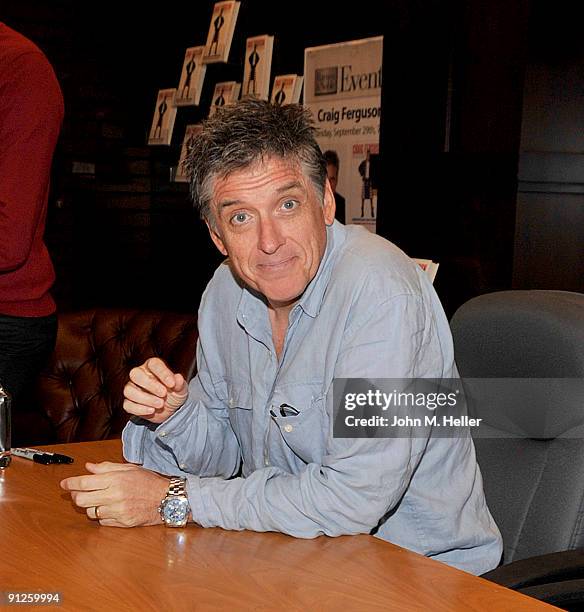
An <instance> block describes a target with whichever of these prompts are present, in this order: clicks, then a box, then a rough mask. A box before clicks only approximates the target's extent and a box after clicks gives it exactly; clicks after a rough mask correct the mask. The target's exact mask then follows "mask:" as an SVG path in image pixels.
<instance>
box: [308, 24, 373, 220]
mask: <svg viewBox="0 0 584 612" xmlns="http://www.w3.org/2000/svg"><path fill="white" fill-rule="evenodd" d="M382 56H383V37H382V36H376V37H374V38H366V39H363V40H353V41H349V42H345V43H338V44H334V45H325V46H322V47H311V48H308V49H305V52H304V104H305V105H306V106H308V107H309V108H310V109H311V110H312V112H313V115H314V120H315V125H316V128H317V140H318V143H319V145H320V147H321V149H322V150H323V151H327V150H332V151H335V152H336V153H337V155H338V157H339V161H340V164H339V171H338V183H337V193H339V194H340V195H341V196H343V197H344V198H345V201H346V208H345V223H347V224H348V223H355V224H359V225H363V226H364V227H366V228H367V229H369V230H370V231H372V232H375V230H376V218H377V189H378V180H379V163H378V160H379V125H380V116H381V62H382Z"/></svg>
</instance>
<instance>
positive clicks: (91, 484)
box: [59, 474, 108, 491]
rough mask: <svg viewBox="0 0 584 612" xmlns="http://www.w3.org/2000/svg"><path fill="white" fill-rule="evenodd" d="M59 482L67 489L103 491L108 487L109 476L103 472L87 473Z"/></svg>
mask: <svg viewBox="0 0 584 612" xmlns="http://www.w3.org/2000/svg"><path fill="white" fill-rule="evenodd" d="M59 484H60V486H61V488H62V489H65V491H101V490H103V489H107V487H108V478H107V477H105V476H104V475H103V474H86V475H84V476H72V477H71V478H65V479H64V480H61V482H60V483H59Z"/></svg>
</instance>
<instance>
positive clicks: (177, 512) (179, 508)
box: [162, 497, 189, 523]
mask: <svg viewBox="0 0 584 612" xmlns="http://www.w3.org/2000/svg"><path fill="white" fill-rule="evenodd" d="M188 513H189V502H188V500H187V499H185V498H184V497H175V498H171V499H167V500H165V501H164V504H163V506H162V516H163V518H164V521H165V522H166V523H182V522H184V521H185V519H186V517H187V514H188Z"/></svg>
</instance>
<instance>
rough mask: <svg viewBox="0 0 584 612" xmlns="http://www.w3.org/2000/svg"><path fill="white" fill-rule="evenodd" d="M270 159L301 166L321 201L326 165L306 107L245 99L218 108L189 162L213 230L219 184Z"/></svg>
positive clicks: (196, 198) (194, 192) (198, 200)
mask: <svg viewBox="0 0 584 612" xmlns="http://www.w3.org/2000/svg"><path fill="white" fill-rule="evenodd" d="M269 157H279V158H281V159H283V160H286V161H290V162H291V163H293V164H298V165H300V166H301V168H302V169H303V171H304V172H305V173H306V176H307V177H308V178H309V179H310V180H311V182H312V184H313V186H314V188H315V190H316V193H317V195H318V196H319V198H320V199H321V201H322V199H323V197H324V185H325V181H326V176H327V174H326V162H325V159H324V157H323V154H322V152H321V150H320V148H319V146H318V143H317V142H316V139H315V130H314V125H313V120H312V115H311V113H310V111H308V110H307V109H305V108H304V107H303V106H301V105H299V104H288V105H285V106H277V105H274V104H271V103H269V102H264V101H262V100H256V99H253V98H246V99H244V100H241V101H240V102H238V103H237V104H235V105H232V106H224V107H222V108H220V109H218V110H217V112H216V113H215V114H214V115H213V116H212V117H210V118H209V119H207V120H206V121H204V122H203V130H202V132H201V133H200V134H198V135H197V136H195V137H194V138H193V140H192V141H191V142H190V144H189V149H188V157H187V162H186V170H187V173H188V175H189V176H190V187H191V196H192V198H193V202H194V204H195V206H196V207H197V208H198V209H199V212H200V214H201V217H202V218H203V219H206V220H207V221H208V222H209V223H210V224H211V225H214V223H213V221H214V218H213V213H212V210H211V200H212V195H213V194H212V189H213V184H214V181H215V179H224V178H226V177H227V176H228V175H229V174H231V173H233V172H237V171H240V170H243V169H245V168H247V167H249V166H251V165H253V164H255V163H257V162H261V161H262V160H264V159H267V158H269Z"/></svg>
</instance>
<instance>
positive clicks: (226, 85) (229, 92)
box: [209, 81, 241, 117]
mask: <svg viewBox="0 0 584 612" xmlns="http://www.w3.org/2000/svg"><path fill="white" fill-rule="evenodd" d="M240 89H241V83H237V82H235V81H223V82H221V83H217V84H216V85H215V89H214V90H213V97H212V98H211V107H210V108H209V117H212V116H213V115H214V114H215V111H216V110H217V109H218V108H221V107H222V106H228V105H230V104H235V103H236V102H237V100H238V99H239V90H240Z"/></svg>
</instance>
